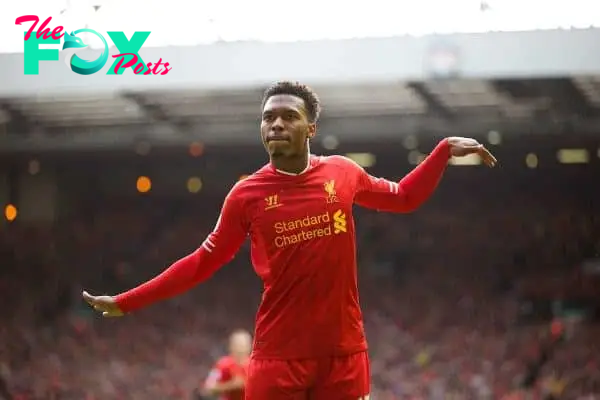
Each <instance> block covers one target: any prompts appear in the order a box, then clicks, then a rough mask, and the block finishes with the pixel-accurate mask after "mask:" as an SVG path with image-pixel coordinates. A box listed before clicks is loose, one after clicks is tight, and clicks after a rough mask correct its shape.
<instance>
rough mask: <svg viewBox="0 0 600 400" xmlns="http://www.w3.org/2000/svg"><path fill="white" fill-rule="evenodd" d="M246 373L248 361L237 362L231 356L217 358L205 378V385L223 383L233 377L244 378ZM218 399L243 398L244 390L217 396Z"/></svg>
mask: <svg viewBox="0 0 600 400" xmlns="http://www.w3.org/2000/svg"><path fill="white" fill-rule="evenodd" d="M247 373H248V363H244V364H238V363H237V362H236V361H235V360H234V359H233V357H230V356H225V357H222V358H220V359H219V361H217V363H216V364H215V366H214V367H213V369H212V370H211V371H210V373H209V375H208V378H207V379H206V383H205V385H206V386H210V385H211V384H214V383H225V382H229V381H231V380H232V379H233V378H234V377H237V376H239V377H242V378H244V379H245V378H246V375H247ZM218 399H219V400H244V390H243V389H242V390H238V391H236V392H232V393H227V394H223V395H221V396H220V397H218Z"/></svg>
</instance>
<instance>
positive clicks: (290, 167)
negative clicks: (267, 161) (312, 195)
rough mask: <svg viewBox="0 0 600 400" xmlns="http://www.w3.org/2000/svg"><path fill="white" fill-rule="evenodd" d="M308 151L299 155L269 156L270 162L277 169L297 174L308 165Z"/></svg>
mask: <svg viewBox="0 0 600 400" xmlns="http://www.w3.org/2000/svg"><path fill="white" fill-rule="evenodd" d="M308 153H309V152H308V151H307V152H306V153H304V154H302V155H300V156H294V157H276V158H271V164H273V166H274V167H275V169H277V170H278V171H282V172H287V173H290V174H299V173H301V172H302V171H304V170H305V169H306V168H307V167H308V157H309V154H308Z"/></svg>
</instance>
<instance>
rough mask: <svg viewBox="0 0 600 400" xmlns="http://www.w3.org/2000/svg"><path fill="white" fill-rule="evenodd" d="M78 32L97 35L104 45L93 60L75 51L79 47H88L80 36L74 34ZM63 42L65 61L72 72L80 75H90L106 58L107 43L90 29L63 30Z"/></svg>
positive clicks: (104, 62)
mask: <svg viewBox="0 0 600 400" xmlns="http://www.w3.org/2000/svg"><path fill="white" fill-rule="evenodd" d="M80 33H89V34H92V35H95V36H96V37H98V38H99V39H100V40H101V41H102V44H103V45H104V46H103V47H104V49H103V50H102V52H101V53H100V56H99V57H98V58H97V59H95V60H91V61H89V60H84V59H83V58H81V57H79V56H78V55H76V54H75V53H76V52H78V51H79V50H81V49H84V48H86V47H88V45H87V44H85V43H83V40H81V38H79V37H77V36H76V35H78V34H80ZM64 38H65V42H64V43H63V50H67V56H66V58H65V62H66V63H67V64H68V65H69V66H70V67H71V70H72V71H73V72H76V73H78V74H80V75H90V74H94V73H96V72H98V71H100V70H101V69H102V67H104V64H106V61H107V60H108V43H106V40H105V39H104V37H103V36H102V35H100V34H99V33H98V32H96V31H94V30H92V29H87V28H86V29H78V30H76V31H73V32H71V33H68V32H65V36H64Z"/></svg>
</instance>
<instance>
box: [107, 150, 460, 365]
mask: <svg viewBox="0 0 600 400" xmlns="http://www.w3.org/2000/svg"><path fill="white" fill-rule="evenodd" d="M448 158H449V147H448V143H447V141H446V140H444V141H442V142H441V143H440V144H439V145H438V146H437V147H436V148H435V149H434V151H433V152H432V153H431V154H430V155H429V156H428V157H427V158H426V159H425V160H424V161H423V162H422V163H421V164H420V165H419V166H418V167H416V168H415V169H414V170H413V171H412V172H411V173H410V174H408V175H407V176H406V177H404V178H403V179H402V180H401V181H400V182H399V183H396V182H392V181H389V180H386V179H382V178H375V177H373V176H371V175H369V174H368V173H367V172H366V171H365V170H364V169H363V168H361V167H360V166H359V165H358V164H356V163H354V162H353V161H351V160H350V159H348V158H345V157H341V156H330V157H317V156H311V158H310V160H309V165H308V167H307V169H306V170H305V171H304V172H303V173H301V174H298V175H290V174H286V173H283V172H280V171H277V170H276V169H275V168H274V167H273V166H272V165H271V164H267V165H266V166H264V167H263V168H261V169H260V170H259V171H257V172H255V173H254V174H253V175H251V176H250V177H248V178H246V179H245V180H243V181H240V182H238V183H237V184H236V185H235V186H234V187H233V189H232V190H231V191H230V193H229V194H228V196H227V197H226V199H225V202H224V205H223V209H222V211H221V215H220V216H219V219H218V221H217V224H216V227H215V229H214V231H213V232H212V233H211V234H210V235H209V236H208V237H207V239H206V240H205V241H204V243H203V244H202V246H201V247H200V248H199V249H198V250H196V251H195V252H194V253H192V254H190V255H189V256H187V257H185V258H183V259H181V260H179V261H177V262H176V263H175V264H173V265H172V266H171V267H170V268H169V269H167V270H166V271H165V272H163V273H162V274H161V275H159V276H158V277H156V278H154V279H153V280H151V281H149V282H147V283H145V284H142V285H141V286H139V287H137V288H135V289H132V290H130V291H128V292H126V293H123V294H121V295H119V296H117V302H118V304H119V306H120V307H121V309H122V310H123V311H124V312H128V311H133V310H135V309H138V308H141V307H143V306H146V305H148V304H151V303H153V302H155V301H157V300H160V299H165V298H169V297H172V296H174V295H177V294H179V293H182V292H184V291H186V290H188V289H190V288H192V287H193V286H194V285H196V284H197V283H198V282H201V281H203V280H205V279H207V278H208V277H210V276H211V275H212V273H214V272H215V271H216V270H217V269H218V268H219V267H220V266H221V265H223V264H224V263H226V262H229V261H230V260H231V259H232V258H233V257H234V255H235V254H236V252H237V251H238V249H239V248H240V246H241V245H242V243H243V242H244V241H245V239H246V237H248V236H249V237H250V241H251V258H252V264H253V265H254V269H255V271H256V273H257V274H258V275H259V276H260V277H261V278H262V280H263V283H264V293H263V296H262V302H261V305H260V308H259V310H258V314H257V317H256V328H255V336H254V338H255V339H254V346H253V357H255V358H270V359H294V358H312V357H324V356H336V355H346V354H351V353H354V352H358V351H362V350H365V349H366V340H365V334H364V329H363V322H362V314H361V309H360V306H359V299H358V289H357V271H356V268H357V266H356V246H355V229H354V220H353V217H352V208H353V205H354V204H358V205H361V206H364V207H368V208H372V209H377V210H381V211H392V212H410V211H413V210H415V209H416V208H418V207H419V206H420V205H421V204H422V203H423V202H424V201H425V200H426V199H427V198H429V196H430V195H431V194H432V193H433V191H434V190H435V188H436V186H437V184H438V182H439V180H440V178H441V176H442V174H443V172H444V170H445V168H446V165H447V163H448Z"/></svg>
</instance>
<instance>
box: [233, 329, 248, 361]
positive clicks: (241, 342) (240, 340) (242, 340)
mask: <svg viewBox="0 0 600 400" xmlns="http://www.w3.org/2000/svg"><path fill="white" fill-rule="evenodd" d="M229 347H230V351H231V353H233V354H237V355H241V356H247V355H249V354H250V352H251V351H252V336H251V335H250V334H248V333H245V332H238V333H235V334H233V335H232V336H231V339H230V342H229Z"/></svg>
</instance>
